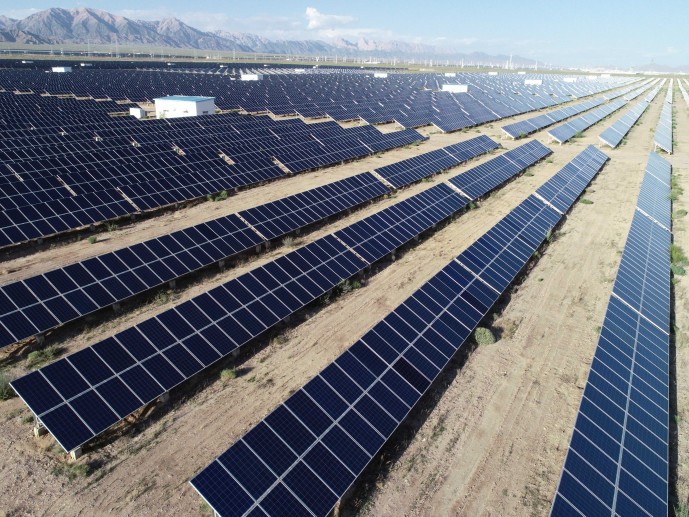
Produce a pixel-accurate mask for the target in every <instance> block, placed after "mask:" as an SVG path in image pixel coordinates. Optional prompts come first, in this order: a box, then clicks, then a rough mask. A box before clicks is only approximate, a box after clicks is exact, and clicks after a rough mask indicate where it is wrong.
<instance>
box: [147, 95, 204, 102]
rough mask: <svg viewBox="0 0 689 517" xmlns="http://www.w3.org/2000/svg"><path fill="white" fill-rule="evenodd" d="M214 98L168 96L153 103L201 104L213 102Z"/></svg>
mask: <svg viewBox="0 0 689 517" xmlns="http://www.w3.org/2000/svg"><path fill="white" fill-rule="evenodd" d="M214 100H215V97H193V96H188V95H169V96H168V97H158V98H157V99H153V101H187V102H202V101H214Z"/></svg>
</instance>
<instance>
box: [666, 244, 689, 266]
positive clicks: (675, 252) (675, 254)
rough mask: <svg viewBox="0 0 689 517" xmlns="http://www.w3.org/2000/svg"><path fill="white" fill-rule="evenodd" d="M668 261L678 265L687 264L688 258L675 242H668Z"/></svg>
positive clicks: (688, 264) (688, 262)
mask: <svg viewBox="0 0 689 517" xmlns="http://www.w3.org/2000/svg"><path fill="white" fill-rule="evenodd" d="M670 262H672V264H676V265H679V266H689V259H687V256H686V255H685V254H684V251H682V248H680V247H679V246H678V245H677V244H674V243H673V244H670Z"/></svg>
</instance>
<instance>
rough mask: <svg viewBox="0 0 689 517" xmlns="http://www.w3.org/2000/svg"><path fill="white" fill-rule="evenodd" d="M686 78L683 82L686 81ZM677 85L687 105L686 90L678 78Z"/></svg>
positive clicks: (688, 100)
mask: <svg viewBox="0 0 689 517" xmlns="http://www.w3.org/2000/svg"><path fill="white" fill-rule="evenodd" d="M686 81H687V80H686V79H685V80H684V82H685V83H686ZM677 86H679V91H680V92H681V93H682V97H683V98H684V102H685V104H687V105H688V106H689V95H688V94H687V90H685V89H684V86H682V81H681V80H678V81H677Z"/></svg>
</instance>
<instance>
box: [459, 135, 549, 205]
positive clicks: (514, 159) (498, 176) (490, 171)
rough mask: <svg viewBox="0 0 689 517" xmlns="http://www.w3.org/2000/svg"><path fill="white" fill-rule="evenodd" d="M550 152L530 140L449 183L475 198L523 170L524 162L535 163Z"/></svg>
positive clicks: (538, 143)
mask: <svg viewBox="0 0 689 517" xmlns="http://www.w3.org/2000/svg"><path fill="white" fill-rule="evenodd" d="M551 153H552V151H551V150H550V149H548V148H547V147H546V146H544V145H543V144H542V143H540V142H539V141H538V140H532V141H531V142H529V143H527V144H524V145H522V146H520V147H517V148H516V149H512V150H511V151H507V152H506V153H504V154H502V155H500V156H498V157H497V158H495V159H494V160H490V161H488V162H486V163H483V164H481V165H478V166H476V167H474V168H473V169H471V170H470V171H467V172H465V173H464V174H460V175H459V176H456V177H454V178H452V179H450V180H449V183H450V184H452V185H454V186H455V187H457V188H458V189H459V190H460V191H461V192H462V193H463V194H465V195H466V196H467V197H468V198H469V199H477V198H479V197H481V196H482V195H484V194H485V193H487V192H490V191H491V190H493V189H494V188H495V187H497V186H498V185H500V184H502V183H504V182H505V181H507V180H508V179H509V178H512V177H514V175H515V174H517V173H518V172H519V171H522V170H524V168H525V166H526V164H530V163H535V162H537V161H538V160H540V159H542V158H545V157H546V156H548V155H549V154H551Z"/></svg>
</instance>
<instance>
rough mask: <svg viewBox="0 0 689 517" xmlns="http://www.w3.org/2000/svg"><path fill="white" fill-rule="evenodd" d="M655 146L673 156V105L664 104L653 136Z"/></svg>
mask: <svg viewBox="0 0 689 517" xmlns="http://www.w3.org/2000/svg"><path fill="white" fill-rule="evenodd" d="M653 144H654V145H655V146H656V149H657V148H661V149H662V150H663V151H665V152H666V153H668V154H672V104H669V103H667V102H664V103H663V109H662V111H661V112H660V119H659V120H658V125H657V126H656V132H655V135H654V136H653Z"/></svg>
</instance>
